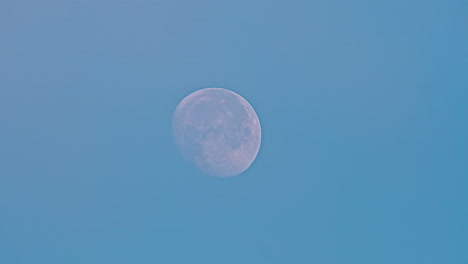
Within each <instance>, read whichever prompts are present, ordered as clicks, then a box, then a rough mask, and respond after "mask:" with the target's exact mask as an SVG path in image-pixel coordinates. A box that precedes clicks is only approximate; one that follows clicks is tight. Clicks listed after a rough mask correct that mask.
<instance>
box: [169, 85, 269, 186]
mask: <svg viewBox="0 0 468 264" xmlns="http://www.w3.org/2000/svg"><path fill="white" fill-rule="evenodd" d="M172 127H173V132H174V138H175V142H176V145H177V147H178V149H179V150H180V152H181V153H182V155H183V156H184V157H185V158H186V159H187V160H188V161H190V162H191V163H192V164H194V165H195V166H196V167H197V168H199V169H200V170H202V171H203V172H205V173H207V174H209V175H212V176H218V177H231V176H235V175H238V174H241V173H242V172H244V171H245V170H247V169H248V168H249V167H250V165H251V164H252V162H253V161H254V160H255V158H256V157H257V154H258V151H259V149H260V142H261V128H260V121H259V119H258V116H257V114H256V113H255V111H254V109H253V108H252V106H251V105H250V104H249V103H248V102H247V101H246V100H245V99H244V98H242V97H241V96H240V95H238V94H236V93H234V92H232V91H229V90H226V89H222V88H206V89H201V90H198V91H196V92H194V93H192V94H189V95H188V96H187V97H185V98H184V99H183V100H182V101H181V102H180V103H179V104H178V105H177V108H176V110H175V112H174V117H173V120H172Z"/></svg>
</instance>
